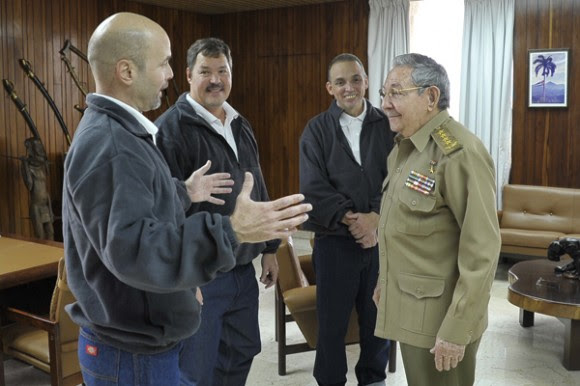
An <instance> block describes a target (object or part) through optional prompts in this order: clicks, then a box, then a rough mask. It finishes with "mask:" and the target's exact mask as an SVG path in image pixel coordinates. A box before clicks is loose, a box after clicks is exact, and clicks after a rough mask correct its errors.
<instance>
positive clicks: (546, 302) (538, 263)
mask: <svg viewBox="0 0 580 386" xmlns="http://www.w3.org/2000/svg"><path fill="white" fill-rule="evenodd" d="M570 261H571V260H563V261H550V260H529V261H522V262H519V263H516V264H514V265H513V266H512V267H511V268H510V270H509V271H508V277H509V282H510V286H509V287H508V301H509V302H510V303H512V304H514V305H516V306H518V307H519V308H520V324H521V325H522V327H531V326H533V325H534V313H535V312H539V313H540V314H545V315H550V316H555V317H558V318H561V319H562V321H563V322H564V325H565V336H564V355H563V359H562V364H563V365H564V367H565V368H566V369H567V370H580V280H577V279H568V278H565V277H563V276H562V275H561V274H559V273H558V274H557V273H555V271H554V268H555V267H557V266H563V265H565V264H566V263H568V262H570Z"/></svg>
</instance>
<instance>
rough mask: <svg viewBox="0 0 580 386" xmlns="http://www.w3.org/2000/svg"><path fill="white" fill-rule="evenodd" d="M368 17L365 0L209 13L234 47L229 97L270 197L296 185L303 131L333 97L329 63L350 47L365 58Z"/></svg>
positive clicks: (216, 30)
mask: <svg viewBox="0 0 580 386" xmlns="http://www.w3.org/2000/svg"><path fill="white" fill-rule="evenodd" d="M367 18H368V4H366V2H362V1H355V0H349V1H343V2H339V3H328V4H319V5H311V6H301V7H293V8H280V9H274V10H261V11H253V12H243V13H237V14H229V15H218V16H215V17H213V18H212V32H213V33H214V36H218V37H221V38H222V39H224V40H225V41H226V42H227V43H228V44H229V45H230V47H231V48H232V52H233V61H234V69H233V75H234V86H233V88H232V94H231V96H230V103H231V104H232V105H233V106H234V108H236V109H238V111H240V112H241V113H242V114H243V115H245V116H246V118H248V120H249V121H250V122H251V123H252V125H253V127H254V131H255V133H256V140H257V141H258V146H259V149H260V162H261V165H262V170H263V173H264V177H265V179H266V183H267V185H268V190H269V193H270V196H271V197H272V198H277V197H281V196H283V195H287V194H290V193H295V192H297V191H298V189H299V186H298V185H299V184H298V165H299V159H298V158H299V157H298V155H299V150H298V142H299V138H300V135H301V134H302V131H303V129H304V126H305V125H306V123H307V122H308V120H309V119H310V118H312V117H313V116H315V115H317V114H319V113H320V112H322V111H325V110H326V109H327V108H328V106H329V104H330V101H331V100H332V98H331V96H329V95H328V93H327V92H326V90H325V83H326V67H327V64H328V62H329V61H330V60H331V59H332V58H333V57H334V56H336V55H337V54H339V53H342V52H354V53H355V54H357V55H358V56H359V57H360V58H361V60H363V62H365V63H366V60H367V59H366V39H367V37H366V34H367V32H366V31H367V26H368V22H367ZM240 82H241V83H242V85H240ZM240 86H242V87H240Z"/></svg>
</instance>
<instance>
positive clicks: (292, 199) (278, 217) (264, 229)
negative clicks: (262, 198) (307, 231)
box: [230, 172, 312, 243]
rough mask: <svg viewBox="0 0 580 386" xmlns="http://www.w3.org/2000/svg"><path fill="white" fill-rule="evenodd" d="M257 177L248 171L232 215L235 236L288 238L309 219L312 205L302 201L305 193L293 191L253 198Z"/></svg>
mask: <svg viewBox="0 0 580 386" xmlns="http://www.w3.org/2000/svg"><path fill="white" fill-rule="evenodd" d="M253 187H254V177H253V176H252V174H251V173H248V172H246V175H245V179H244V185H243V187H242V190H241V192H240V194H239V195H238V198H237V200H236V207H235V209H234V212H233V213H232V215H231V216H230V221H231V223H232V228H233V229H234V232H235V233H236V237H237V238H238V240H239V241H240V242H242V243H256V242H261V241H267V240H273V239H281V238H286V237H288V236H291V235H292V234H294V233H295V232H296V230H297V227H298V225H300V224H302V223H303V222H304V221H306V220H307V219H308V215H307V214H306V213H307V212H309V211H311V210H312V205H310V204H303V203H301V202H302V201H303V200H304V196H303V195H302V194H293V195H291V196H286V197H282V198H279V199H277V200H275V201H267V202H258V201H253V200H252V199H251V198H250V193H251V192H252V188H253Z"/></svg>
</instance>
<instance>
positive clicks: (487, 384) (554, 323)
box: [6, 233, 580, 386]
mask: <svg viewBox="0 0 580 386" xmlns="http://www.w3.org/2000/svg"><path fill="white" fill-rule="evenodd" d="M307 237H308V235H307V234H305V233H300V234H298V235H297V237H295V245H296V248H297V249H298V251H299V252H302V251H308V250H309V249H310V246H309V244H308V239H307ZM255 262H256V263H257V264H256V271H257V274H258V275H259V274H260V272H259V271H260V268H259V267H260V265H259V259H256V260H255ZM512 263H513V261H511V262H502V263H500V266H499V268H498V273H497V275H496V279H495V281H494V284H493V287H492V296H491V301H490V305H489V315H490V323H489V327H488V330H487V332H486V333H485V335H484V336H483V339H482V343H481V346H480V350H479V354H478V365H477V374H476V386H492V385H493V386H498V385H501V386H504V385H505V386H508V385H509V386H524V385H526V386H527V385H530V386H541V385H550V386H559V385H580V371H566V369H564V367H563V366H562V363H561V360H562V350H563V345H564V340H563V334H564V325H563V324H562V323H561V322H560V321H559V320H558V319H556V318H553V317H548V316H544V315H539V314H538V315H536V322H535V326H534V327H532V328H527V329H524V328H522V327H520V325H519V323H518V309H517V308H516V307H515V306H513V305H511V304H510V303H509V302H508V301H507V300H506V295H507V286H508V284H507V269H508V268H509V265H510V264H512ZM260 328H261V335H262V352H261V353H260V354H259V355H258V356H257V357H256V358H255V359H254V363H253V365H252V370H251V372H250V376H249V378H248V382H247V385H248V386H266V385H268V386H270V385H281V386H284V385H286V386H314V385H316V382H315V381H314V379H313V378H312V366H313V363H314V352H307V353H299V354H293V355H290V356H288V357H287V371H288V374H287V375H285V376H279V375H278V365H277V343H276V341H275V339H274V289H273V288H270V289H268V290H264V289H263V286H261V289H260ZM288 340H289V341H290V342H300V341H301V334H300V331H299V330H298V329H297V328H296V327H295V326H293V324H292V323H291V324H289V325H288ZM346 351H347V357H348V364H349V374H348V382H347V385H348V386H354V385H356V379H355V377H354V365H355V362H356V360H357V358H358V347H357V346H356V345H350V346H347V348H346ZM6 367H7V376H6V380H7V385H8V386H15V385H18V386H20V385H22V386H36V385H38V386H40V385H50V380H49V377H48V375H46V374H44V373H42V372H40V371H38V370H35V369H31V368H30V367H28V366H26V365H24V364H22V363H20V362H17V361H15V360H8V361H6ZM387 385H397V386H399V385H401V386H404V385H406V381H405V370H404V368H403V363H402V361H401V357H400V355H399V356H398V360H397V372H396V373H394V374H389V375H388V377H387Z"/></svg>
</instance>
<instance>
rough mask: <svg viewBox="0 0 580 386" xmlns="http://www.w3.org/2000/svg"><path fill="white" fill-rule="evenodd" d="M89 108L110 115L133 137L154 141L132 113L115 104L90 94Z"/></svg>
mask: <svg viewBox="0 0 580 386" xmlns="http://www.w3.org/2000/svg"><path fill="white" fill-rule="evenodd" d="M87 107H88V108H92V109H94V110H96V111H98V112H99V113H102V114H106V115H108V116H109V117H111V118H112V119H114V120H116V121H117V122H119V124H120V125H121V126H123V127H124V128H125V129H126V130H127V131H129V132H130V133H132V134H133V135H135V136H137V137H141V138H150V139H151V140H153V137H152V136H151V134H149V132H148V131H147V130H145V128H144V127H143V125H142V124H141V123H140V122H139V121H138V120H137V119H135V117H134V116H132V115H131V113H129V112H128V111H127V110H125V109H124V108H122V107H121V106H119V105H118V104H116V103H115V102H112V101H110V100H108V99H107V98H103V97H101V96H98V95H94V94H89V95H87Z"/></svg>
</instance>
